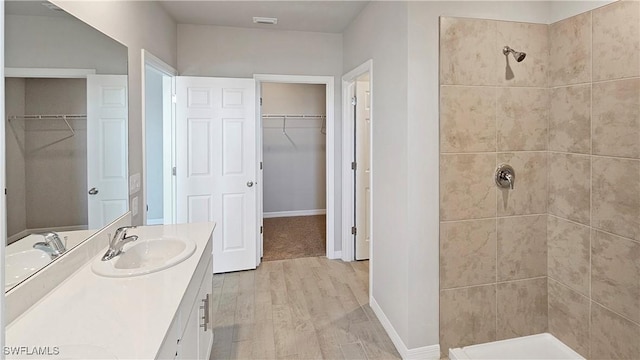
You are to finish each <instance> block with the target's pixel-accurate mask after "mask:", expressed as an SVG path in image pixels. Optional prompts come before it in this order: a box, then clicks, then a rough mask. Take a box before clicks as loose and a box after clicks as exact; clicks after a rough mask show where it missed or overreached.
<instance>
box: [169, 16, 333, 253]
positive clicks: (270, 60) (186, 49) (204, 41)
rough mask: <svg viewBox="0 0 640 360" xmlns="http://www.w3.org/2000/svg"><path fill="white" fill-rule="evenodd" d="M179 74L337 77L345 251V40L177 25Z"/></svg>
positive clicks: (250, 76) (285, 32)
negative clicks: (342, 133)
mask: <svg viewBox="0 0 640 360" xmlns="http://www.w3.org/2000/svg"><path fill="white" fill-rule="evenodd" d="M178 72H179V73H180V74H181V75H193V76H221V77H242V78H252V77H253V75H254V74H282V75H323V76H333V77H334V84H335V98H334V101H335V106H334V109H335V111H334V112H335V129H336V133H335V141H336V144H335V147H334V150H335V164H336V167H335V171H334V174H335V189H336V190H335V191H336V194H337V195H338V196H337V198H336V212H335V219H334V220H335V239H336V241H335V245H334V248H335V250H336V251H340V250H341V249H342V241H341V226H342V225H341V224H342V214H341V211H340V203H341V201H342V200H341V198H340V194H341V192H342V191H341V183H340V179H341V176H342V175H341V169H340V164H341V162H342V160H341V157H340V156H341V142H342V137H341V134H340V129H341V128H342V121H341V114H342V112H341V108H342V105H341V80H340V79H341V77H342V72H343V71H342V36H341V35H340V34H324V33H311V32H299V31H273V30H259V29H242V28H232V27H222V26H204V25H183V24H179V25H178Z"/></svg>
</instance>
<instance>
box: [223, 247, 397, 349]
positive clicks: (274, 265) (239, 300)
mask: <svg viewBox="0 0 640 360" xmlns="http://www.w3.org/2000/svg"><path fill="white" fill-rule="evenodd" d="M368 283H369V262H368V261H361V262H352V263H345V262H342V261H340V260H328V259H327V258H325V257H310V258H298V259H289V260H281V261H269V262H263V263H262V264H261V265H260V267H259V268H258V269H257V270H253V271H243V272H236V273H228V274H219V275H214V279H213V297H212V304H211V306H212V308H211V309H212V322H213V332H214V341H213V350H212V354H211V359H399V358H400V355H399V354H398V353H397V351H396V350H395V347H394V346H393V343H392V342H391V340H390V339H389V337H388V336H387V334H386V332H385V331H384V329H383V328H382V325H380V322H379V321H378V319H377V318H376V316H375V315H374V313H373V311H372V310H371V308H370V307H369V290H368Z"/></svg>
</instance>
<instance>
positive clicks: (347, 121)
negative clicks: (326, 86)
mask: <svg viewBox="0 0 640 360" xmlns="http://www.w3.org/2000/svg"><path fill="white" fill-rule="evenodd" d="M366 73H369V94H370V95H369V96H370V100H369V101H370V109H371V110H370V113H369V118H370V119H371V131H370V135H369V136H370V137H369V157H370V159H371V160H370V161H371V164H370V169H371V174H370V178H369V182H370V183H369V186H370V188H371V209H370V211H371V218H372V219H373V212H374V206H373V197H374V190H373V128H374V126H375V122H374V111H373V98H374V97H373V60H371V59H370V60H367V61H366V62H364V63H363V64H361V65H359V66H358V67H356V68H355V69H353V70H351V71H349V72H348V73H346V74H345V75H343V76H342V260H343V261H354V260H355V237H354V236H353V235H352V234H351V227H352V226H353V211H354V206H355V204H354V191H353V190H354V187H355V184H354V177H353V170H352V169H351V162H352V161H353V154H354V146H355V144H354V141H353V137H354V130H353V129H354V120H353V106H352V105H351V96H349V88H350V86H352V85H353V84H354V83H355V81H356V80H357V78H358V77H360V76H361V75H364V74H366ZM369 226H370V228H369V234H370V235H371V237H370V242H369V261H370V264H371V263H372V262H373V221H371V223H370V224H369ZM372 278H373V267H372V266H371V265H369V284H370V285H369V294H372V289H371V288H372V286H371V285H372V284H373V281H371V280H372Z"/></svg>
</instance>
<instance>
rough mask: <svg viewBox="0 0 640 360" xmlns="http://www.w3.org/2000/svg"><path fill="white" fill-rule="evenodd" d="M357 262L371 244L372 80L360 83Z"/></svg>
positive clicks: (357, 170) (356, 110)
mask: <svg viewBox="0 0 640 360" xmlns="http://www.w3.org/2000/svg"><path fill="white" fill-rule="evenodd" d="M356 99H357V101H356V109H355V113H356V118H355V127H356V136H355V139H356V146H355V147H356V164H357V168H356V181H355V183H356V189H355V193H356V202H355V207H356V228H357V229H358V231H357V233H356V260H366V259H368V258H369V246H370V244H371V242H370V240H371V234H370V232H371V156H370V152H369V149H370V139H371V116H370V114H371V107H370V104H371V98H370V92H369V81H366V80H358V81H356Z"/></svg>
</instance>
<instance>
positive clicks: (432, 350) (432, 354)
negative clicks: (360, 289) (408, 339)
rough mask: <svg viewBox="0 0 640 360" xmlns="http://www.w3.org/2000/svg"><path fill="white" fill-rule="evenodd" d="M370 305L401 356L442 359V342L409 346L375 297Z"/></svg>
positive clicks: (416, 358) (411, 358) (370, 301)
mask: <svg viewBox="0 0 640 360" xmlns="http://www.w3.org/2000/svg"><path fill="white" fill-rule="evenodd" d="M369 305H370V306H371V310H373V313H374V314H376V316H377V317H378V320H380V324H382V327H383V328H384V330H385V331H386V332H387V335H389V338H391V341H392V342H393V345H394V346H395V347H396V350H398V352H399V353H400V356H401V357H402V358H403V359H407V360H414V359H415V360H418V359H430V360H431V359H433V360H438V359H440V344H435V345H429V346H423V347H419V348H414V349H409V348H407V346H406V345H405V343H404V341H402V338H401V337H400V335H399V334H398V332H397V331H396V329H395V328H394V327H393V325H392V324H391V321H389V318H387V315H385V313H384V311H382V308H380V305H378V303H377V302H376V300H375V299H374V298H373V297H370V298H369Z"/></svg>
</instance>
